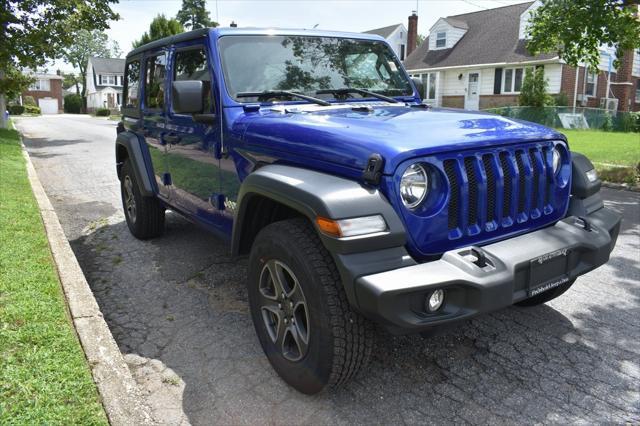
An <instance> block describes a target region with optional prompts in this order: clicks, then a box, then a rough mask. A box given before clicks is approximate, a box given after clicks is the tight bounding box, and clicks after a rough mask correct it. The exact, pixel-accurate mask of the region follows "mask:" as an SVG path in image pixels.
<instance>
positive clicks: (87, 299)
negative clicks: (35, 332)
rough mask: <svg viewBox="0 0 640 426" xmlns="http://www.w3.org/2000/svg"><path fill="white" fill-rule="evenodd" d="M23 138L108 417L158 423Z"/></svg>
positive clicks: (59, 266) (52, 244)
mask: <svg viewBox="0 0 640 426" xmlns="http://www.w3.org/2000/svg"><path fill="white" fill-rule="evenodd" d="M20 143H21V145H22V153H23V156H24V158H25V161H26V166H27V175H28V176H29V182H30V183H31V189H32V190H33V195H34V196H35V198H36V201H37V202H38V207H39V209H40V215H41V216H42V222H43V223H44V227H45V231H46V233H47V239H48V240H49V247H50V248H51V253H52V255H53V260H54V262H55V264H56V269H57V272H58V277H59V278H60V283H61V284H62V289H63V291H64V296H65V299H66V302H67V306H68V308H69V313H70V315H71V320H72V321H73V326H74V328H75V330H76V334H77V335H78V338H79V340H80V344H81V345H82V349H83V350H84V353H85V356H86V358H87V361H88V363H89V366H90V368H91V374H92V375H93V380H94V382H95V383H96V386H97V388H98V392H99V394H100V397H101V400H102V406H103V407H104V411H105V413H106V414H107V418H108V420H109V423H110V424H111V425H117V426H119V425H132V424H135V425H139V424H146V425H148V424H155V423H156V422H155V421H154V419H153V417H152V416H151V414H150V411H149V408H148V407H147V406H146V405H145V404H144V403H142V397H141V395H140V391H139V389H138V385H137V384H136V382H135V380H134V379H133V376H132V375H131V372H130V371H129V367H127V364H126V363H125V361H124V358H123V357H122V353H120V349H118V345H117V344H116V342H115V340H114V338H113V336H112V335H111V331H110V330H109V327H108V326H107V323H106V322H105V320H104V318H103V316H102V312H100V308H99V307H98V303H97V302H96V299H95V298H94V297H93V293H92V292H91V288H89V283H87V280H86V278H85V276H84V273H83V272H82V269H81V268H80V265H79V264H78V260H77V259H76V256H75V254H74V253H73V250H71V246H70V245H69V241H68V240H67V237H66V236H65V234H64V231H63V230H62V226H61V225H60V222H59V220H58V215H57V214H56V212H55V211H54V209H53V206H52V205H51V202H50V201H49V197H47V194H46V193H45V191H44V188H43V187H42V184H41V183H40V179H38V175H37V173H36V170H35V168H34V167H33V163H32V162H31V158H30V157H29V154H28V153H27V150H26V148H25V146H24V144H23V143H22V135H20Z"/></svg>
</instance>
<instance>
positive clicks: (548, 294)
mask: <svg viewBox="0 0 640 426" xmlns="http://www.w3.org/2000/svg"><path fill="white" fill-rule="evenodd" d="M575 282H576V280H575V279H573V280H571V281H568V282H566V283H564V284H562V285H559V286H558V287H556V288H552V289H551V290H547V291H544V292H542V293H540V294H537V295H535V296H533V297H530V298H528V299H524V300H521V301H520V302H517V303H516V306H520V307H524V308H528V307H531V306H538V305H542V304H543V303H547V302H549V301H551V300H553V299H555V298H556V297H559V296H561V295H562V294H563V293H564V292H565V291H567V290H569V289H570V288H571V286H572V285H573V283H575Z"/></svg>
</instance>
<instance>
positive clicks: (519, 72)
mask: <svg viewBox="0 0 640 426" xmlns="http://www.w3.org/2000/svg"><path fill="white" fill-rule="evenodd" d="M529 68H530V67H529ZM525 70H526V68H507V69H505V70H504V78H503V80H504V83H503V85H502V93H520V89H522V80H523V79H524V73H525Z"/></svg>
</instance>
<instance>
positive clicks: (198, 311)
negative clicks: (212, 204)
mask: <svg viewBox="0 0 640 426" xmlns="http://www.w3.org/2000/svg"><path fill="white" fill-rule="evenodd" d="M17 126H18V128H19V129H20V130H21V131H22V132H23V134H24V136H25V140H24V142H25V145H26V146H27V148H28V150H29V153H30V155H31V157H32V159H33V162H34V164H35V167H36V169H37V171H38V175H39V177H40V180H41V181H42V184H43V185H44V187H45V190H46V192H47V194H48V195H49V197H50V198H51V201H52V203H53V205H54V208H55V209H56V211H57V213H58V216H59V218H60V221H61V223H62V226H63V228H64V230H65V232H66V234H67V237H68V238H69V240H70V242H71V245H72V247H73V250H74V251H75V253H76V255H77V257H78V260H79V261H80V265H81V266H82V268H83V270H84V272H85V274H86V276H87V279H88V281H89V284H90V285H91V287H92V289H93V291H94V293H95V295H96V298H97V300H98V303H99V305H100V307H101V309H102V311H103V313H104V315H105V318H106V320H107V323H108V324H109V327H110V328H111V330H112V332H113V335H114V337H115V339H116V341H117V342H118V345H119V347H120V349H121V350H122V352H123V354H126V359H127V362H128V363H129V366H130V368H131V370H132V372H133V374H134V377H135V378H136V380H137V381H138V383H139V384H140V386H141V388H142V389H143V391H144V392H145V394H146V398H147V402H148V403H149V404H150V406H151V407H152V409H153V412H154V415H155V417H156V418H158V419H162V420H163V421H164V422H166V423H169V424H186V423H191V424H212V423H216V424H263V423H278V424H281V423H286V424H322V423H332V424H333V423H338V424H354V423H355V424H381V423H384V424H390V423H438V424H445V423H471V424H489V423H491V424H514V423H625V422H630V423H638V422H640V194H637V193H631V192H626V191H614V190H608V189H604V190H603V193H604V197H605V198H606V203H607V205H608V206H609V207H610V208H612V209H614V210H616V211H618V212H620V213H622V214H623V215H624V224H623V228H622V231H621V235H620V238H619V240H618V244H617V247H616V249H615V251H614V252H613V254H612V258H611V260H610V261H609V263H608V264H607V265H605V266H603V267H602V268H600V269H598V270H596V271H593V272H591V273H590V274H588V275H587V276H584V277H582V278H580V279H579V280H578V281H577V283H576V284H575V285H574V286H573V287H572V288H571V290H569V291H568V292H567V293H565V295H564V296H562V297H561V298H559V299H556V300H554V301H552V302H550V303H548V304H546V305H543V306H539V307H536V308H528V309H524V308H509V309H505V310H503V311H500V312H496V313H493V314H490V315H484V316H481V317H478V318H476V319H473V320H471V321H468V322H465V323H463V324H461V325H460V326H459V327H457V328H455V329H452V330H449V331H447V332H445V333H443V334H440V335H437V336H434V337H431V338H428V339H423V338H421V337H419V336H403V337H395V336H390V335H388V334H386V333H384V332H382V331H380V332H379V333H378V334H379V335H378V345H377V350H376V352H375V354H374V356H373V362H372V363H371V366H370V368H369V369H368V370H367V371H364V372H363V374H361V375H360V377H358V378H357V379H356V380H354V381H353V382H352V383H350V384H349V385H348V386H346V387H345V388H343V389H341V390H338V391H336V392H333V393H323V394H321V395H317V396H313V397H308V396H304V395H301V394H299V393H297V392H295V391H294V390H292V389H290V388H288V387H287V385H285V384H284V383H283V382H282V381H280V379H279V378H278V377H277V376H276V374H275V373H274V372H273V370H272V369H271V368H270V366H269V364H268V362H267V360H266V358H265V357H264V355H263V353H262V350H261V348H260V346H259V343H258V340H257V338H256V337H255V335H254V331H253V326H252V324H251V319H250V316H249V313H248V308H247V297H246V290H245V277H246V265H245V263H244V262H233V261H232V260H231V259H229V257H228V256H227V248H226V246H225V245H224V244H222V243H221V242H220V241H218V240H216V239H215V238H214V237H212V236H208V235H206V234H204V233H203V232H201V230H199V229H198V228H196V227H195V226H194V225H191V224H189V223H188V222H186V221H185V220H183V219H182V218H180V217H178V216H177V215H175V214H169V215H168V220H167V229H166V234H165V236H164V237H162V238H160V239H157V240H153V241H148V242H141V241H138V240H136V239H134V238H133V237H132V236H131V235H130V234H129V232H128V230H127V228H126V225H125V222H124V217H123V214H122V211H121V205H120V197H119V186H118V180H117V178H116V176H115V167H114V161H115V159H114V145H113V143H114V139H115V122H113V121H106V120H103V119H98V118H91V117H88V116H68V115H62V116H43V117H38V118H21V119H19V120H18V121H17Z"/></svg>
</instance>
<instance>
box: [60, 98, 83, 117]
mask: <svg viewBox="0 0 640 426" xmlns="http://www.w3.org/2000/svg"><path fill="white" fill-rule="evenodd" d="M81 110H82V96H80V95H76V94H70V95H67V96H65V97H64V112H68V113H70V114H80V111H81Z"/></svg>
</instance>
